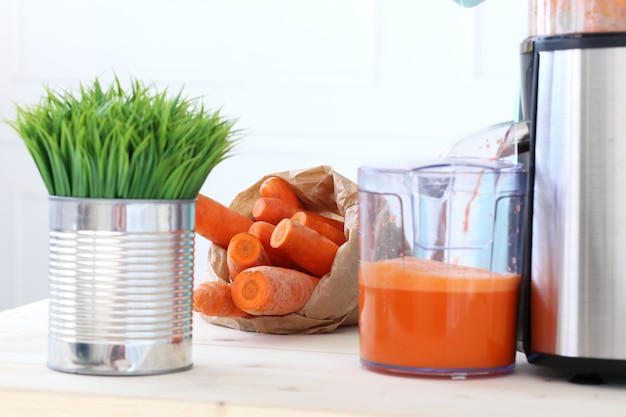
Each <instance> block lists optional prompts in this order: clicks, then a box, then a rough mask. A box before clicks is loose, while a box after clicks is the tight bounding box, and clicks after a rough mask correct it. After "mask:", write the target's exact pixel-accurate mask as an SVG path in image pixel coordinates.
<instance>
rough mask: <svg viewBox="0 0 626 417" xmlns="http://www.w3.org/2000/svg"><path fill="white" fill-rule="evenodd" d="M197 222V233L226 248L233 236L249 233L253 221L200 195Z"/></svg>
mask: <svg viewBox="0 0 626 417" xmlns="http://www.w3.org/2000/svg"><path fill="white" fill-rule="evenodd" d="M195 222H196V233H198V234H199V235H200V236H203V237H204V238H206V239H208V240H210V241H211V242H213V243H214V244H216V245H219V246H221V247H223V248H226V247H228V242H230V239H232V237H233V236H235V235H236V234H237V233H239V232H246V231H248V229H249V228H250V225H251V224H252V223H253V220H252V219H249V218H247V217H246V216H244V215H243V214H240V213H237V212H236V211H235V210H232V209H230V208H228V207H226V206H224V205H223V204H220V203H219V202H217V201H215V200H213V199H211V198H209V197H207V196H205V195H203V194H198V198H197V200H196V218H195Z"/></svg>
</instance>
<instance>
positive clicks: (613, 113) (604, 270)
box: [522, 33, 626, 374]
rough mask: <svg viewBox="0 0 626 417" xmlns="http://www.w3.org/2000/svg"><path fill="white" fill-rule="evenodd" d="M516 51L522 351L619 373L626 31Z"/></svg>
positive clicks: (577, 368) (624, 269)
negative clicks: (524, 176)
mask: <svg viewBox="0 0 626 417" xmlns="http://www.w3.org/2000/svg"><path fill="white" fill-rule="evenodd" d="M523 49H524V50H523V51H522V52H523V53H522V55H523V56H524V55H525V56H526V57H529V56H531V57H532V60H530V61H529V62H530V63H531V74H532V76H531V77H525V74H524V71H523V78H525V79H526V82H524V80H523V88H524V89H525V92H524V93H525V94H523V96H524V97H525V100H526V103H524V99H523V100H522V101H523V105H524V107H525V113H527V115H528V116H529V117H530V120H531V121H532V128H531V146H530V162H529V168H530V169H529V171H530V172H529V173H530V185H529V207H530V209H529V216H530V217H531V218H529V219H528V220H529V221H527V222H526V224H527V225H529V226H530V230H529V231H528V232H529V233H527V236H528V239H527V245H526V257H527V258H526V260H525V269H526V271H525V272H524V280H525V285H524V287H525V313H524V316H525V319H526V323H525V329H524V350H525V352H526V355H527V357H528V360H529V361H530V362H531V363H536V364H539V365H546V366H549V367H556V368H563V369H567V370H570V371H573V372H575V373H580V374H583V373H609V372H610V373H614V372H619V373H625V372H626V214H625V208H626V33H604V34H589V35H563V36H552V37H544V38H534V39H532V38H531V39H529V40H527V41H525V43H524V44H523ZM528 54H530V55H528ZM522 62H524V58H523V59H522ZM529 89H530V90H529Z"/></svg>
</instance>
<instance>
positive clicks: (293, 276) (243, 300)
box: [232, 266, 319, 316]
mask: <svg viewBox="0 0 626 417" xmlns="http://www.w3.org/2000/svg"><path fill="white" fill-rule="evenodd" d="M318 282H319V279H318V278H317V277H314V276H312V275H309V274H306V273H304V272H300V271H295V270H293V269H288V268H281V267H278V266H255V267H252V268H248V269H246V270H244V271H242V272H241V273H240V274H239V275H237V278H235V281H234V283H233V291H232V294H233V296H232V297H233V302H234V303H235V305H237V307H239V308H240V309H241V310H243V311H246V312H248V313H250V314H253V315H273V316H280V315H284V314H289V313H294V312H296V311H298V310H300V309H301V308H302V307H304V305H305V304H306V302H307V301H308V300H309V298H310V297H311V294H313V290H314V289H315V287H316V285H317V283H318Z"/></svg>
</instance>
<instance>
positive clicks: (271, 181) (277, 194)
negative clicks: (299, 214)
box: [259, 177, 304, 208]
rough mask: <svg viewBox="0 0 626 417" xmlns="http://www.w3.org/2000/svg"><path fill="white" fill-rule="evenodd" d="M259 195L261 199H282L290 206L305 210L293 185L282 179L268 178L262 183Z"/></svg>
mask: <svg viewBox="0 0 626 417" xmlns="http://www.w3.org/2000/svg"><path fill="white" fill-rule="evenodd" d="M259 193H260V194H261V197H273V198H280V199H281V200H283V201H285V202H286V203H287V204H289V205H290V206H293V207H297V208H304V207H303V206H302V202H301V201H300V199H299V198H298V196H297V195H296V193H295V192H294V191H293V189H292V188H291V185H289V183H288V182H287V181H286V180H284V179H283V178H281V177H268V178H267V179H266V180H265V181H263V182H262V183H261V186H260V187H259Z"/></svg>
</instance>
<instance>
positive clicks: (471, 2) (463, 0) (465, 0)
mask: <svg viewBox="0 0 626 417" xmlns="http://www.w3.org/2000/svg"><path fill="white" fill-rule="evenodd" d="M483 1H485V0H454V2H455V3H456V4H460V5H461V6H463V7H474V6H476V5H479V4H480V3H482V2H483Z"/></svg>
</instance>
